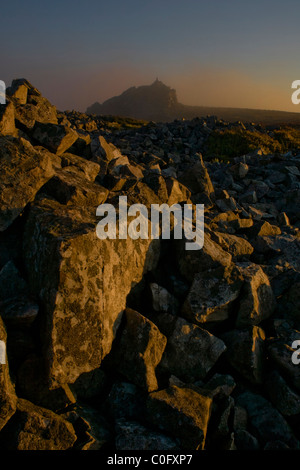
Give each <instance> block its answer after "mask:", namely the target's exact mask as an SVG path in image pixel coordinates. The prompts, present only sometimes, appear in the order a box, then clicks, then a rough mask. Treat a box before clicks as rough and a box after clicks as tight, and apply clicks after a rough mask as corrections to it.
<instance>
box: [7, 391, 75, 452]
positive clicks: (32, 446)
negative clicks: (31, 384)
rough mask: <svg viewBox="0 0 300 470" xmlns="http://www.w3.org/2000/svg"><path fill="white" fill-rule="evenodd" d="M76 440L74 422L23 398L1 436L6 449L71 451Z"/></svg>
mask: <svg viewBox="0 0 300 470" xmlns="http://www.w3.org/2000/svg"><path fill="white" fill-rule="evenodd" d="M75 441H76V434H75V431H74V429H73V426H72V424H71V423H68V422H67V421H66V420H65V419H63V418H62V417H60V416H59V415H57V414H55V413H53V412H52V411H50V410H46V409H45V408H41V407H39V406H36V405H33V404H32V403H30V402H29V401H27V400H24V399H19V400H18V403H17V410H16V412H15V414H14V416H13V417H12V418H11V419H10V421H9V422H8V424H7V425H6V426H5V429H4V430H3V433H2V435H1V443H0V448H1V449H2V450H67V449H71V448H72V447H73V445H74V443H75Z"/></svg>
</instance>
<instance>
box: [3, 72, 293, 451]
mask: <svg viewBox="0 0 300 470" xmlns="http://www.w3.org/2000/svg"><path fill="white" fill-rule="evenodd" d="M152 88H153V89H152V90H151V92H153V93H155V96H156V100H158V101H159V100H160V99H161V97H162V96H163V97H164V99H165V98H166V93H167V95H168V99H167V100H165V101H164V100H163V101H162V102H161V105H162V106H163V107H164V108H166V107H167V108H168V110H169V111H170V110H172V109H173V108H174V107H175V106H179V104H178V101H177V98H176V94H175V91H174V90H172V89H170V88H169V87H166V86H165V85H164V84H163V83H162V82H160V81H156V82H155V83H154V84H153V85H152ZM146 91H147V90H146ZM148 91H149V90H148ZM144 93H145V90H144V89H142V90H140V89H139V88H137V89H135V88H134V89H132V90H131V92H130V93H129V92H128V93H125V94H123V95H122V100H123V101H124V100H125V98H126V100H127V98H128V100H129V99H131V98H132V100H133V101H134V103H133V104H132V106H133V105H135V104H136V101H137V99H139V100H140V99H141V96H142V97H143V96H144ZM147 93H148V92H147ZM149 96H150V95H149ZM149 96H148V98H149ZM151 96H152V95H151ZM133 97H134V98H133ZM137 97H138V98H137ZM117 101H118V100H117ZM114 103H116V101H113V102H111V103H110V104H111V105H112V104H114ZM146 105H147V106H146ZM99 109H100V108H99ZM103 109H104V108H103ZM103 109H102V108H101V110H99V112H101V113H102V112H104V111H103ZM105 109H106V108H105ZM107 109H108V108H107ZM145 109H147V112H150V111H151V112H152V111H153V112H154V111H155V110H157V103H156V101H155V100H154V101H151V100H150V98H149V99H148V101H147V103H145ZM0 111H1V112H0V346H1V349H0V358H1V361H0V362H1V363H0V449H1V450H7V449H10V450H60V451H65V450H68V451H69V450H102V451H106V450H107V449H109V450H110V449H112V450H113V452H116V453H117V452H119V451H122V450H136V451H142V450H152V451H161V452H162V453H163V451H170V452H171V451H172V454H173V453H177V454H188V453H193V452H194V451H195V452H200V451H201V450H216V451H217V450H257V449H299V439H300V435H299V426H298V424H299V416H300V405H299V404H300V364H299V363H300V351H299V352H298V350H299V349H300V314H299V312H300V299H299V289H298V287H299V285H300V232H299V229H300V134H299V130H298V128H297V127H293V126H292V125H289V126H288V127H284V126H281V127H278V128H277V127H276V126H275V127H274V126H272V129H270V128H269V127H264V126H262V125H257V124H255V123H249V122H247V121H245V122H241V121H239V122H235V123H229V122H226V121H224V120H222V119H220V118H218V117H215V116H206V117H203V116H201V115H200V116H198V117H195V118H193V119H190V120H188V119H186V120H182V119H180V120H179V119H177V120H175V121H172V120H171V121H170V122H168V120H167V119H166V120H165V122H152V121H151V122H148V121H141V120H138V119H134V118H126V117H120V116H115V117H114V116H107V115H104V114H101V115H90V114H83V113H80V112H77V111H66V112H60V111H58V110H57V109H56V108H55V107H54V106H53V105H52V104H51V103H50V102H49V101H48V100H47V99H46V98H44V97H43V96H42V94H41V93H40V92H39V90H37V89H36V88H35V87H34V86H33V85H32V84H31V83H30V82H29V81H28V80H25V79H18V80H14V81H13V83H12V85H11V87H9V88H8V89H7V103H6V104H1V105H0ZM167 117H168V116H167ZM152 118H153V117H152ZM152 118H151V119H152ZM120 201H121V202H123V203H124V204H125V209H124V207H123V206H122V205H121V202H120ZM124 201H125V202H124ZM154 205H156V206H155V207H156V209H157V206H158V207H159V208H160V210H161V212H162V216H161V217H162V218H161V224H160V225H158V231H157V233H156V232H155V233H154V232H151V233H150V228H149V227H150V221H151V222H152V219H153V217H152V216H153V213H152V209H153V206H154ZM170 206H172V207H173V212H172V211H171V212H172V214H171V212H167V215H166V213H164V211H163V209H166V207H167V208H169V209H170ZM191 206H192V207H194V208H195V207H197V208H203V214H204V220H203V226H202V225H201V224H200V225H201V227H202V228H203V230H204V234H203V235H204V238H203V245H200V244H193V243H191V239H190V238H189V235H188V234H189V232H188V231H186V230H185V229H186V225H185V223H186V218H185V217H183V218H180V219H177V218H176V217H175V213H176V210H177V211H179V212H180V214H181V211H182V213H183V214H185V212H184V211H185V210H186V211H187V209H188V208H189V207H191ZM175 209H176V210H175ZM124 214H125V215H124ZM197 214H198V212H196V211H195V212H194V213H192V215H191V217H190V218H189V222H190V226H191V228H192V230H193V231H192V234H193V236H195V237H196V235H198V232H197V229H198V222H199V220H198V218H197ZM177 215H178V212H177ZM167 216H169V228H170V236H165V234H166V233H167V232H166V231H164V222H165V221H166V220H168V219H167ZM164 217H166V218H165V219H164ZM178 220H179V222H178ZM124 221H125V222H124ZM103 222H105V224H104V225H103V226H105V230H104V229H103V231H102V230H100V228H99V224H100V225H101V223H102V224H103ZM145 222H146V227H147V228H148V230H149V233H148V232H147V233H145V231H143V230H142V227H144V225H143V224H145ZM148 223H149V224H148ZM103 226H102V225H101V227H102V228H103ZM151 227H152V226H151ZM178 228H179V229H181V228H183V229H184V230H183V232H184V233H181V235H182V236H181V237H180V236H177V235H178V233H179V232H178ZM188 242H189V243H188ZM116 455H117V454H116ZM116 455H115V458H117V457H116Z"/></svg>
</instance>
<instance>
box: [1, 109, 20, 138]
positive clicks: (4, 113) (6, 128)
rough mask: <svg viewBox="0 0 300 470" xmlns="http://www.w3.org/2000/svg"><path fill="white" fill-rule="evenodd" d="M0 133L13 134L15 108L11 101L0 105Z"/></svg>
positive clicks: (14, 129)
mask: <svg viewBox="0 0 300 470" xmlns="http://www.w3.org/2000/svg"><path fill="white" fill-rule="evenodd" d="M0 134H2V135H15V134H16V128H15V109H14V106H13V104H12V103H7V105H4V104H1V105H0Z"/></svg>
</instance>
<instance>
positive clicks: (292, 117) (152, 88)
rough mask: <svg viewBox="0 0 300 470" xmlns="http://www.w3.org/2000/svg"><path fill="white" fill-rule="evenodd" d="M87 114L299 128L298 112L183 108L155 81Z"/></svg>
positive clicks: (173, 93) (172, 93) (172, 92)
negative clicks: (211, 119) (209, 119)
mask: <svg viewBox="0 0 300 470" xmlns="http://www.w3.org/2000/svg"><path fill="white" fill-rule="evenodd" d="M86 112H87V114H96V115H115V116H123V117H129V118H135V119H144V120H147V121H163V122H167V121H172V120H174V119H182V118H185V119H193V118H195V117H201V116H207V115H214V116H217V117H218V118H220V119H224V120H226V121H230V122H234V121H244V122H246V121H248V122H256V123H262V124H269V125H272V124H274V125H278V124H287V123H289V124H294V125H300V113H298V112H295V113H292V112H286V111H271V110H270V111H269V110H260V109H247V108H224V107H213V106H188V105H184V104H181V103H179V102H178V99H177V94H176V90H174V89H172V88H171V87H169V86H167V85H165V84H164V83H163V82H162V81H160V80H158V79H156V80H155V81H154V82H153V83H152V84H151V85H143V86H138V87H135V86H134V87H131V88H128V90H126V91H124V92H123V93H122V94H121V95H118V96H114V97H113V98H109V99H108V100H106V101H104V102H103V103H102V104H100V103H99V102H96V103H94V104H92V105H91V106H89V107H88V108H87V110H86Z"/></svg>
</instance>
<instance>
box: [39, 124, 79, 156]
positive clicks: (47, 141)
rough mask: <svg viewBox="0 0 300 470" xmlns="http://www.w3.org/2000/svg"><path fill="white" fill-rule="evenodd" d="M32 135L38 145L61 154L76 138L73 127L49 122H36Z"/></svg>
mask: <svg viewBox="0 0 300 470" xmlns="http://www.w3.org/2000/svg"><path fill="white" fill-rule="evenodd" d="M32 135H33V138H34V139H35V140H36V141H37V142H39V144H40V145H43V146H44V147H46V148H47V149H49V150H50V151H51V152H54V153H56V154H57V155H62V154H63V153H64V152H65V151H66V150H68V149H69V148H70V147H71V146H72V145H73V144H74V142H75V141H76V140H77V138H78V135H77V133H76V132H75V131H74V130H73V129H70V128H69V127H67V126H60V125H58V124H51V123H48V124H43V123H36V124H35V126H34V129H33V134H32Z"/></svg>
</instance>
